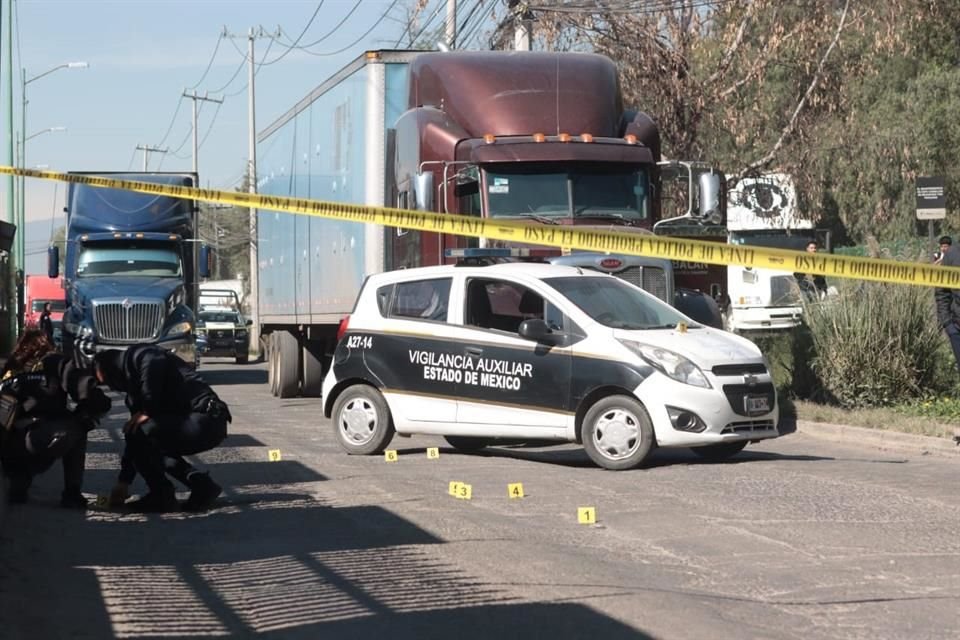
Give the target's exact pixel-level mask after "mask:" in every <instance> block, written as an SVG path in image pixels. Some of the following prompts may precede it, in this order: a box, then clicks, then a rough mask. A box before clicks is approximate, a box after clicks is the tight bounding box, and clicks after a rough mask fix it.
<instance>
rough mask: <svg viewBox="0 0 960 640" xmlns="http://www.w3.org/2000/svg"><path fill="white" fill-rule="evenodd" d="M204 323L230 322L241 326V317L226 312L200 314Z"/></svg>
mask: <svg viewBox="0 0 960 640" xmlns="http://www.w3.org/2000/svg"><path fill="white" fill-rule="evenodd" d="M200 319H201V320H202V321H203V322H229V323H230V324H240V317H239V316H238V315H237V314H236V313H229V312H226V311H216V312H215V311H204V312H203V313H201V314H200Z"/></svg>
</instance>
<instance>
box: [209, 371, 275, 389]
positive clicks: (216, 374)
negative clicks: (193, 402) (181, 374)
mask: <svg viewBox="0 0 960 640" xmlns="http://www.w3.org/2000/svg"><path fill="white" fill-rule="evenodd" d="M200 376H201V377H202V378H203V379H204V380H205V381H206V382H207V383H208V384H210V385H211V386H213V387H217V386H220V385H228V384H267V371H266V369H263V368H262V367H231V368H229V369H204V368H203V367H201V368H200Z"/></svg>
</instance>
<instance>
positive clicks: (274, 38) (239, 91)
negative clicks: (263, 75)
mask: <svg viewBox="0 0 960 640" xmlns="http://www.w3.org/2000/svg"><path fill="white" fill-rule="evenodd" d="M276 41H277V39H276V37H275V36H270V44H268V45H267V48H266V49H264V51H263V57H261V58H260V61H261V62H260V63H256V62H255V63H254V65H255V67H256V68H255V69H254V70H253V77H254V78H256V77H257V74H258V73H260V67H262V66H263V60H266V59H267V56H268V55H269V54H270V49H271V48H272V47H273V43H274V42H276ZM233 46H234V47H236V46H237V45H236V44H234V45H233ZM247 60H248V56H247V55H246V54H244V55H243V61H244V62H246V61H247ZM249 84H250V82H249V81H247V82H244V83H243V86H242V87H240V88H239V89H237V90H236V91H234V92H233V93H227V94H225V95H224V96H223V97H224V98H233V97H234V96H238V95H240V94H241V93H243V92H244V91H246V90H247V85H249Z"/></svg>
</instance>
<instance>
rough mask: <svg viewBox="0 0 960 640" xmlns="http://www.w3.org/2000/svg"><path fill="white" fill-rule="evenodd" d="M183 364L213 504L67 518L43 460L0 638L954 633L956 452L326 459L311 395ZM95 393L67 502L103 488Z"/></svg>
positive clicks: (2, 556)
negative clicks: (218, 488) (598, 462)
mask: <svg viewBox="0 0 960 640" xmlns="http://www.w3.org/2000/svg"><path fill="white" fill-rule="evenodd" d="M204 371H205V376H206V377H207V378H208V379H209V380H210V381H211V382H212V383H214V384H215V386H216V388H217V390H218V392H220V394H221V395H222V397H223V398H224V399H225V400H227V401H228V402H229V403H230V405H231V408H232V411H233V414H234V416H235V421H234V423H233V425H232V432H231V435H230V437H229V439H228V440H227V441H226V442H225V443H224V445H223V446H222V447H220V448H219V449H217V450H215V451H213V452H210V453H207V454H203V455H201V456H199V459H200V460H201V461H202V462H203V463H204V464H205V465H207V466H208V467H209V468H210V469H211V472H212V474H213V476H214V477H215V478H216V479H217V480H218V481H219V482H220V483H221V484H223V485H224V486H225V487H226V488H227V490H226V493H225V496H224V497H223V499H222V502H221V504H220V506H219V507H218V508H216V509H214V510H212V511H210V512H209V513H206V514H198V515H197V514H179V513H178V514H166V515H153V516H141V515H135V514H126V513H121V512H116V511H113V512H112V511H107V510H101V509H91V510H89V511H88V512H87V513H86V514H83V513H79V512H71V511H65V510H62V509H60V508H59V507H57V506H56V502H57V499H58V497H59V490H60V474H59V470H58V469H56V468H55V469H53V470H51V471H50V472H48V473H47V474H46V475H45V476H43V477H42V478H40V479H39V480H38V483H37V485H36V487H35V491H34V493H33V501H32V503H31V504H28V505H26V506H23V507H16V508H11V509H10V510H9V511H8V513H7V516H6V521H5V522H4V524H3V530H2V531H0V638H3V639H7V638H9V639H30V640H37V639H46V638H107V637H126V638H159V637H164V638H195V637H199V636H213V637H217V636H229V637H245V636H257V637H261V636H262V637H271V638H320V637H324V638H369V637H373V636H379V637H385V638H450V637H457V638H458V639H465V638H497V637H499V638H537V637H540V638H582V637H597V638H644V637H653V638H803V639H804V640H811V639H820V638H844V639H846V638H849V639H859V638H869V639H871V640H877V639H880V638H911V639H919V638H951V639H952V638H957V637H960V478H958V476H960V473H958V468H957V464H958V461H957V459H956V458H945V457H938V456H923V455H920V454H918V453H912V452H907V451H904V452H896V451H890V450H887V451H879V450H876V449H871V448H869V447H867V446H863V447H855V446H851V445H847V444H838V443H834V442H829V441H825V440H820V439H817V438H814V437H811V436H809V435H805V434H803V433H798V434H793V435H790V436H787V437H785V438H782V439H780V440H777V441H773V442H768V443H765V444H760V445H754V446H751V447H748V448H747V449H746V450H745V451H744V452H743V453H741V454H740V455H738V456H737V457H736V458H734V459H733V460H732V461H730V462H727V463H721V464H711V463H705V462H702V461H700V460H699V459H697V458H695V457H694V456H693V455H691V454H689V453H688V452H685V451H677V452H668V451H659V452H657V453H655V455H654V457H653V459H652V460H651V462H650V463H649V464H648V465H647V466H646V468H644V469H641V470H637V471H631V472H619V473H617V472H609V471H602V470H600V469H597V468H594V467H593V466H592V465H591V464H590V463H589V461H588V459H587V457H586V455H585V454H584V453H583V452H582V451H581V450H579V449H578V448H576V447H572V446H555V447H513V448H499V449H492V450H490V451H489V452H488V453H485V454H481V455H463V454H458V453H456V452H454V451H453V450H452V449H450V448H449V447H446V446H445V443H444V442H443V441H442V440H440V439H436V438H420V437H415V438H410V439H401V438H398V439H395V440H394V442H393V445H392V448H395V449H397V450H398V452H399V459H398V460H397V461H396V462H392V463H391V462H386V461H385V460H384V458H383V456H377V457H350V456H347V455H346V454H344V453H342V452H341V451H340V450H339V448H338V447H337V446H336V444H335V443H334V441H333V438H332V436H331V434H330V425H329V422H328V421H326V420H324V419H323V417H322V415H321V412H320V408H319V407H320V405H319V401H318V400H312V399H293V400H277V399H274V398H271V397H270V396H269V394H268V393H267V390H266V388H265V381H266V373H265V370H264V368H263V366H262V365H249V366H234V365H226V364H209V365H208V364H205V366H204ZM116 406H117V407H118V408H117V409H116V410H115V412H114V414H113V416H114V418H113V419H112V420H111V421H109V423H108V424H106V425H105V426H106V428H105V429H102V430H98V431H95V432H93V434H92V435H93V440H92V442H91V443H90V448H89V453H88V460H87V462H88V469H89V471H88V474H87V478H86V490H87V491H88V492H89V493H90V494H91V496H92V495H94V494H105V493H106V492H107V491H108V490H109V488H110V486H111V485H112V482H113V479H114V477H115V472H116V465H117V453H118V449H119V447H120V437H119V425H120V424H121V421H122V418H123V413H122V412H121V410H120V407H122V404H120V403H116ZM434 446H439V447H440V457H439V458H438V459H429V458H428V457H427V455H426V453H425V451H426V448H427V447H434ZM271 450H279V451H280V457H281V459H280V460H279V461H275V462H271V461H270V451H271ZM450 481H461V482H464V483H469V484H470V485H471V486H472V499H471V500H459V499H455V498H453V497H451V496H449V495H447V490H448V483H449V482H450ZM516 482H520V483H522V484H523V489H524V493H525V497H524V498H522V499H510V498H509V497H508V493H507V485H508V483H516ZM135 489H136V490H139V491H141V492H142V491H143V487H142V485H139V486H137V487H135ZM185 496H186V494H182V497H185ZM579 507H594V508H595V510H596V516H597V523H596V524H594V525H589V524H579V523H578V521H577V510H578V508H579Z"/></svg>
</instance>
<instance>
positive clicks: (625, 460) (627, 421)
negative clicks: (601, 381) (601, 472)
mask: <svg viewBox="0 0 960 640" xmlns="http://www.w3.org/2000/svg"><path fill="white" fill-rule="evenodd" d="M581 435H582V437H583V448H584V450H586V452H587V455H588V456H590V459H591V460H593V462H594V463H595V464H596V465H597V466H600V467H603V468H604V469H610V470H612V471H621V470H624V469H633V468H635V467H638V466H640V463H642V462H643V460H644V459H645V458H646V457H647V454H649V453H650V450H651V449H652V448H653V445H654V437H653V424H652V423H651V422H650V416H648V415H647V410H646V409H645V408H644V407H643V405H642V404H640V403H639V402H637V401H636V400H634V399H633V398H631V397H629V396H625V395H617V396H607V397H606V398H602V399H600V400H598V401H597V402H596V403H594V405H593V406H592V407H590V409H589V410H588V411H587V414H586V415H585V416H584V417H583V426H582V431H581Z"/></svg>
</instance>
